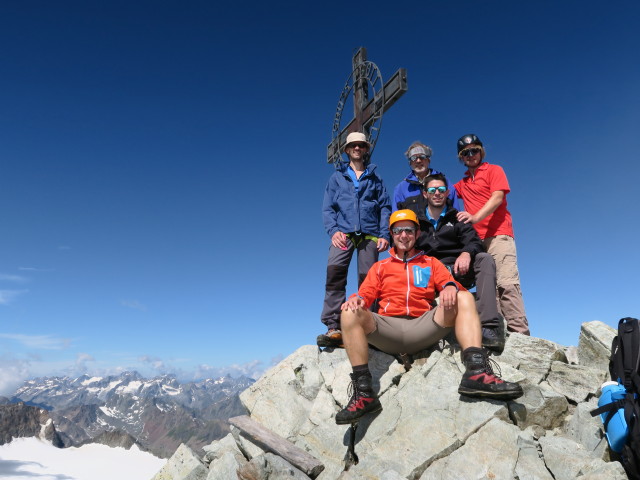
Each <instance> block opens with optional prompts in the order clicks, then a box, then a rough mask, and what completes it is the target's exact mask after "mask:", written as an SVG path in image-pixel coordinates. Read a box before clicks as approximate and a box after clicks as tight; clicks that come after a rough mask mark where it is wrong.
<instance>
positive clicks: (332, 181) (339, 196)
mask: <svg viewBox="0 0 640 480" xmlns="http://www.w3.org/2000/svg"><path fill="white" fill-rule="evenodd" d="M348 167H349V163H347V162H344V161H343V162H340V163H339V164H337V165H336V171H335V172H333V174H332V175H331V177H329V182H328V183H327V188H326V189H325V191H324V201H323V202H322V220H323V222H324V228H325V230H326V231H327V233H328V234H329V236H330V237H332V236H333V234H334V233H336V232H338V231H340V232H343V233H353V232H360V233H363V234H368V235H373V236H375V237H378V238H384V239H386V240H389V215H391V202H390V201H389V195H388V194H387V190H386V189H385V188H384V185H383V183H382V179H381V178H380V177H379V176H378V175H377V174H376V173H375V170H376V166H375V165H373V164H371V163H370V164H369V165H367V171H366V172H365V173H363V174H362V176H361V177H360V179H359V184H360V185H359V186H358V190H357V191H356V189H355V186H354V184H353V181H352V180H351V178H350V177H349V174H348V173H347V168H348Z"/></svg>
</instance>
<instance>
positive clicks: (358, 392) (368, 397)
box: [336, 373, 382, 425]
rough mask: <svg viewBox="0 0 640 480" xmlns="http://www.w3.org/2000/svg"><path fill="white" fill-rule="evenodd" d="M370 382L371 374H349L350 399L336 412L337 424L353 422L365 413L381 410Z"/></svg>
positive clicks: (371, 381) (371, 380)
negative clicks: (358, 375)
mask: <svg viewBox="0 0 640 480" xmlns="http://www.w3.org/2000/svg"><path fill="white" fill-rule="evenodd" d="M372 383H373V379H372V378H371V375H367V374H365V375H361V376H360V377H358V378H355V377H354V374H353V373H352V374H351V385H350V386H349V390H350V393H351V399H350V400H349V403H348V404H347V406H346V407H344V408H343V409H342V410H340V411H339V412H338V413H337V414H336V423H337V424H338V425H345V424H348V423H355V422H357V421H358V420H359V419H360V417H362V416H363V415H365V414H367V413H371V412H377V411H378V410H382V405H381V404H380V400H378V397H377V395H376V394H375V393H374V392H373V386H372Z"/></svg>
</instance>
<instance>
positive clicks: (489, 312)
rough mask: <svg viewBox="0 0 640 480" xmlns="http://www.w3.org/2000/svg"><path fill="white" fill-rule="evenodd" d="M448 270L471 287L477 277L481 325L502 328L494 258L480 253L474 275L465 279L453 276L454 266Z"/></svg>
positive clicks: (477, 303)
mask: <svg viewBox="0 0 640 480" xmlns="http://www.w3.org/2000/svg"><path fill="white" fill-rule="evenodd" d="M447 268H448V269H449V270H450V271H451V274H452V275H453V277H454V278H455V279H456V280H458V281H459V282H460V283H462V284H463V285H465V284H466V285H469V284H470V283H471V282H470V281H473V279H474V277H475V284H476V308H477V309H478V313H479V314H480V323H481V324H482V326H483V327H491V328H494V327H501V326H502V319H501V318H500V315H499V313H498V302H497V299H496V262H495V261H494V260H493V257H492V256H491V255H490V254H488V253H484V252H482V253H478V254H477V255H476V257H475V258H474V260H473V274H471V275H469V274H470V273H471V272H469V273H467V275H465V276H464V277H461V276H459V275H454V274H453V264H451V265H449V264H447Z"/></svg>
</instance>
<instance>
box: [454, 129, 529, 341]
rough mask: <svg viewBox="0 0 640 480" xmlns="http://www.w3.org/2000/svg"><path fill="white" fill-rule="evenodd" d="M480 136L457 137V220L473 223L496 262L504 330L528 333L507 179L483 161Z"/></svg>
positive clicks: (498, 169) (499, 168)
mask: <svg viewBox="0 0 640 480" xmlns="http://www.w3.org/2000/svg"><path fill="white" fill-rule="evenodd" d="M484 156H485V151H484V147H483V145H482V142H481V141H480V139H479V138H478V137H477V136H476V135H474V134H473V133H470V134H468V135H463V136H462V137H460V139H459V140H458V157H459V158H460V161H461V162H462V163H464V165H465V166H466V167H467V168H468V170H467V171H466V172H465V176H464V178H463V179H462V180H460V181H459V182H458V183H456V184H455V189H456V191H457V192H458V196H460V197H461V198H462V200H463V201H464V207H465V210H466V211H463V212H459V213H458V220H459V221H461V222H465V223H471V224H473V226H474V228H475V229H476V231H477V232H478V236H479V237H480V239H482V242H483V243H484V246H485V248H486V249H487V252H488V253H490V254H491V256H493V259H494V260H495V262H496V280H497V286H498V299H499V302H500V310H502V314H503V315H504V317H505V319H506V320H507V330H509V331H511V332H517V333H522V334H524V335H529V334H530V332H529V322H528V321H527V315H526V313H525V311H524V301H523V300H522V291H521V290H520V274H519V273H518V262H517V256H516V243H515V240H514V239H513V225H512V222H511V214H510V213H509V210H507V193H509V192H510V188H509V182H508V181H507V176H506V175H505V173H504V170H503V169H502V167H500V166H498V165H492V164H490V163H487V162H485V161H484Z"/></svg>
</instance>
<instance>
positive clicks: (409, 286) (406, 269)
mask: <svg viewBox="0 0 640 480" xmlns="http://www.w3.org/2000/svg"><path fill="white" fill-rule="evenodd" d="M404 258H405V263H404V269H405V271H406V272H407V297H406V298H405V302H406V305H407V315H410V314H411V313H410V311H409V293H410V291H411V278H410V275H409V269H408V268H407V262H406V258H407V252H405V253H404Z"/></svg>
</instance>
